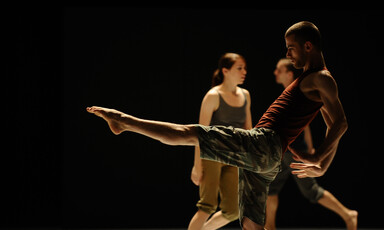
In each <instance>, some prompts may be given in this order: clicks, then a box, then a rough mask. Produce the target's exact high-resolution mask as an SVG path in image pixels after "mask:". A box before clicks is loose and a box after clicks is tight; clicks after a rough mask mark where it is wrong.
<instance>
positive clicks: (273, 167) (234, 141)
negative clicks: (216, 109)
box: [196, 125, 282, 226]
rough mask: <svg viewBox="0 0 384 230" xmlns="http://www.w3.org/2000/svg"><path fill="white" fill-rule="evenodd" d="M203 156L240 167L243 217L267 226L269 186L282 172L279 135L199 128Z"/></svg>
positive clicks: (231, 129)
mask: <svg viewBox="0 0 384 230" xmlns="http://www.w3.org/2000/svg"><path fill="white" fill-rule="evenodd" d="M196 127H197V130H198V138H199V144H200V157H201V158H202V159H206V160H212V161H217V162H220V163H224V164H228V165H232V166H235V167H238V168H239V210H240V213H239V216H240V222H241V221H242V219H243V217H247V218H249V219H250V220H252V221H253V222H255V223H257V224H259V225H262V226H264V224H265V208H266V201H267V196H268V189H269V184H270V183H271V182H272V181H273V180H274V179H275V177H276V175H277V173H278V172H279V170H280V163H281V157H282V150H281V144H280V137H279V135H278V134H277V133H276V132H275V131H273V130H271V129H266V128H254V129H251V130H244V129H239V128H233V127H225V126H203V125H196Z"/></svg>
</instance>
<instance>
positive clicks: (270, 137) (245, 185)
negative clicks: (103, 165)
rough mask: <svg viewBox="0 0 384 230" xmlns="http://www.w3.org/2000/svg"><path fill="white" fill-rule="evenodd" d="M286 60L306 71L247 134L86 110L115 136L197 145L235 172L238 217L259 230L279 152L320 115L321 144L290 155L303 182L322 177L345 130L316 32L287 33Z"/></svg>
mask: <svg viewBox="0 0 384 230" xmlns="http://www.w3.org/2000/svg"><path fill="white" fill-rule="evenodd" d="M285 42H286V47H287V49H288V50H287V57H288V58H289V59H291V61H292V62H293V64H294V66H295V68H303V70H304V73H303V74H302V75H301V76H300V77H299V78H297V79H296V80H295V81H294V82H293V83H292V84H291V85H290V86H289V87H287V88H286V89H285V90H284V91H283V93H282V94H281V95H280V96H279V97H278V98H277V99H276V100H275V102H273V103H272V104H271V106H270V107H269V108H268V110H267V111H266V112H265V113H264V115H263V116H262V117H261V118H260V120H259V122H258V124H257V125H256V126H255V127H254V128H253V129H251V130H245V129H240V128H233V127H225V126H204V125H199V124H192V125H181V124H174V123H169V122H160V121H153V120H145V119H140V118H137V117H134V116H131V115H128V114H125V113H122V112H120V111H117V110H114V109H108V108H102V107H96V106H93V107H88V108H87V111H88V112H90V113H93V114H95V115H97V116H99V117H101V118H103V119H104V120H105V121H106V122H107V123H108V125H109V128H110V129H111V131H112V132H113V133H114V134H120V133H122V132H124V131H131V132H135V133H139V134H142V135H145V136H148V137H150V138H152V139H155V140H158V141H160V142H162V143H164V144H168V145H185V146H197V145H198V146H199V148H200V157H201V158H202V159H207V160H213V161H218V162H221V163H224V164H229V165H233V166H236V167H238V168H239V211H240V213H239V217H240V224H241V225H242V226H243V228H244V229H247V230H249V229H257V230H261V229H263V228H264V227H263V226H264V221H265V206H266V200H267V195H268V187H269V184H270V183H271V182H272V181H273V179H274V178H275V176H276V175H277V173H278V172H279V168H280V163H281V159H282V153H283V152H285V151H286V149H287V148H288V146H289V145H290V144H291V143H292V142H293V141H294V140H295V138H296V137H297V136H298V135H299V134H300V133H301V132H302V131H303V129H304V128H305V127H306V126H307V125H308V124H309V123H310V122H311V121H312V120H313V118H314V117H315V116H316V115H317V113H318V112H319V111H321V114H322V116H323V119H324V122H325V124H326V126H327V132H326V136H325V138H324V141H323V143H322V144H321V145H320V146H319V148H318V149H316V151H315V152H314V153H312V154H310V153H306V152H299V151H294V150H292V149H291V152H293V154H294V155H295V158H296V160H300V161H301V162H303V163H292V164H291V165H290V166H291V167H292V168H294V169H297V170H296V171H294V172H293V173H294V174H296V175H298V176H299V177H301V178H305V177H317V176H322V175H323V174H324V173H325V172H326V171H327V169H328V167H329V166H330V164H331V162H332V160H333V158H334V156H335V154H336V150H337V146H338V144H339V141H340V139H341V137H342V136H343V134H344V133H345V132H346V130H347V128H348V124H347V120H346V117H345V114H344V110H343V107H342V104H341V102H340V100H339V97H338V90H337V85H336V82H335V80H334V79H333V77H332V76H331V74H330V72H329V71H328V70H326V67H325V61H324V58H323V54H322V51H321V44H320V43H321V37H320V32H319V30H318V28H317V27H316V26H315V25H314V24H313V23H310V22H305V21H303V22H299V23H296V24H294V25H292V26H291V27H290V28H288V30H287V31H286V33H285Z"/></svg>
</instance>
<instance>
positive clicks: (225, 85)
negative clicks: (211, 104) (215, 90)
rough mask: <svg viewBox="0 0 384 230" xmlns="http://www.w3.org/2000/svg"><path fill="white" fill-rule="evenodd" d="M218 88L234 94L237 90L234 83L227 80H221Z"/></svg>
mask: <svg viewBox="0 0 384 230" xmlns="http://www.w3.org/2000/svg"><path fill="white" fill-rule="evenodd" d="M220 89H221V90H222V91H224V92H230V93H233V94H236V92H237V85H234V84H231V83H228V82H223V83H222V84H221V85H220Z"/></svg>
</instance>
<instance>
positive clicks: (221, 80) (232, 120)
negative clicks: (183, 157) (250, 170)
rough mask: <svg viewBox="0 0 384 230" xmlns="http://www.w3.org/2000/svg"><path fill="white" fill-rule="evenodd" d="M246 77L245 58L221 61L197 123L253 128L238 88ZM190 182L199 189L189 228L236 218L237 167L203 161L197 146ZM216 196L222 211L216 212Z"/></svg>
mask: <svg viewBox="0 0 384 230" xmlns="http://www.w3.org/2000/svg"><path fill="white" fill-rule="evenodd" d="M246 74H247V71H246V63H245V59H244V57H242V56H241V55H239V54H235V53H226V54H224V55H223V56H222V57H221V58H220V60H219V64H218V68H217V70H216V71H215V73H214V74H213V78H212V89H211V90H209V91H208V93H207V94H206V95H205V97H204V99H203V101H202V104H201V109H200V118H199V123H200V124H202V125H224V126H233V127H235V128H245V129H252V118H251V98H250V95H249V92H248V91H247V90H245V89H242V88H240V87H238V85H241V84H243V82H244V80H245V76H246ZM191 179H192V181H193V183H194V184H196V185H198V186H200V200H199V202H198V203H197V207H198V209H199V210H198V211H197V212H196V214H195V215H194V216H193V218H192V220H191V222H190V224H189V227H188V229H202V228H204V229H217V228H220V227H222V226H224V225H226V224H228V223H230V222H231V221H234V220H236V219H237V218H238V214H239V209H238V169H237V168H236V167H233V166H229V165H225V164H222V163H218V162H214V161H208V160H202V159H201V158H200V150H199V147H196V148H195V162H194V166H193V169H192V173H191ZM218 194H220V200H221V202H220V206H219V207H220V209H221V210H220V211H218V212H216V209H217V205H218ZM215 212H216V213H215ZM213 213H215V214H213ZM211 214H213V216H212V217H211V218H210V219H209V220H208V218H209V216H210V215H211ZM207 220H208V221H207Z"/></svg>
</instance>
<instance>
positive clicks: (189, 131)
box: [87, 106, 199, 146]
mask: <svg viewBox="0 0 384 230" xmlns="http://www.w3.org/2000/svg"><path fill="white" fill-rule="evenodd" d="M87 111H88V112H89V113H93V114H95V115H97V116H99V117H101V118H103V119H104V120H105V121H106V122H107V123H108V125H109V128H110V129H111V131H112V132H113V133H114V134H116V135H118V134H120V133H122V132H124V131H131V132H135V133H139V134H142V135H145V136H147V137H150V138H152V139H155V140H158V141H160V142H162V143H164V144H167V145H192V146H195V145H198V144H199V141H198V138H197V131H196V128H195V126H194V125H179V124H174V123H168V122H160V121H151V120H144V119H140V118H137V117H134V116H131V115H128V114H125V113H122V112H120V111H117V110H115V109H108V108H103V107H97V106H92V107H88V108H87Z"/></svg>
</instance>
